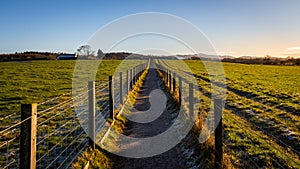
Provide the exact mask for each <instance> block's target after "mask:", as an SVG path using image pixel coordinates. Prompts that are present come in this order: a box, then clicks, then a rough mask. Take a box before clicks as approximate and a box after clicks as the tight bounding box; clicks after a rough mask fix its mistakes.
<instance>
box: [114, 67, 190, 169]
mask: <svg viewBox="0 0 300 169" xmlns="http://www.w3.org/2000/svg"><path fill="white" fill-rule="evenodd" d="M151 67H152V68H150V69H149V71H148V74H147V75H146V77H145V80H144V82H143V85H142V87H141V88H140V90H139V92H138V96H137V99H136V102H135V104H134V106H133V109H132V110H131V112H130V114H129V116H130V117H129V119H134V118H135V117H138V116H140V115H141V113H143V114H144V115H146V114H145V112H146V113H153V111H149V109H151V104H150V101H149V99H150V100H151V98H150V97H149V96H150V93H151V92H152V91H154V90H155V89H160V90H161V91H163V92H164V93H165V95H166V100H165V101H166V102H165V103H167V105H166V106H165V107H166V108H165V109H164V110H163V112H160V113H159V116H158V117H157V118H155V119H153V121H151V122H147V123H138V122H135V121H132V120H128V121H127V122H126V124H125V128H124V131H123V134H124V135H126V136H130V137H135V138H146V137H151V136H156V135H158V134H161V133H162V132H164V131H166V130H167V129H168V128H169V127H170V126H171V125H172V124H173V120H174V119H176V117H177V115H178V112H179V111H178V110H176V106H174V105H168V104H172V103H174V101H173V100H172V98H171V96H170V95H169V94H168V93H167V92H166V89H165V87H164V84H163V83H162V81H161V79H160V77H159V75H158V73H157V71H156V69H154V68H153V65H152V66H151ZM151 97H152V95H151ZM151 103H152V102H151ZM149 116H151V115H150V114H149ZM137 144H138V143H137ZM134 146H136V144H128V145H125V146H124V147H122V149H131V148H134ZM154 146H155V145H154ZM179 146H180V144H178V145H177V146H175V147H173V148H172V149H170V150H169V151H166V152H164V153H162V154H159V155H156V156H152V157H147V158H127V157H121V156H117V155H113V156H114V157H113V158H112V160H113V163H114V165H113V167H112V168H120V169H121V168H122V169H124V168H125V169H134V168H146V169H147V168H149V169H150V168H151V169H152V168H164V169H168V168H170V169H174V168H176V169H177V168H179V169H180V168H186V167H184V166H185V165H184V164H183V163H184V162H183V160H182V156H181V155H180V147H179Z"/></svg>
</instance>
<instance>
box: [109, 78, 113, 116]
mask: <svg viewBox="0 0 300 169" xmlns="http://www.w3.org/2000/svg"><path fill="white" fill-rule="evenodd" d="M108 88H109V116H110V118H111V119H114V99H113V95H114V87H113V77H112V76H109V78H108Z"/></svg>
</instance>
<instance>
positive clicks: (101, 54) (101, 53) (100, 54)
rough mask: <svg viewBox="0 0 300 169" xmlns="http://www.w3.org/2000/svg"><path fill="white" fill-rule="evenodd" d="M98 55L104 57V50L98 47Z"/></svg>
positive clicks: (99, 57)
mask: <svg viewBox="0 0 300 169" xmlns="http://www.w3.org/2000/svg"><path fill="white" fill-rule="evenodd" d="M97 57H98V59H101V58H102V57H104V53H103V52H102V50H101V49H98V52H97Z"/></svg>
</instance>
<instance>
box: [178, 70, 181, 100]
mask: <svg viewBox="0 0 300 169" xmlns="http://www.w3.org/2000/svg"><path fill="white" fill-rule="evenodd" d="M178 83H179V84H178V87H179V89H178V102H179V103H180V104H181V92H182V77H181V76H178Z"/></svg>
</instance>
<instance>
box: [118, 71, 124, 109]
mask: <svg viewBox="0 0 300 169" xmlns="http://www.w3.org/2000/svg"><path fill="white" fill-rule="evenodd" d="M119 77H120V104H123V76H122V72H120V73H119Z"/></svg>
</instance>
